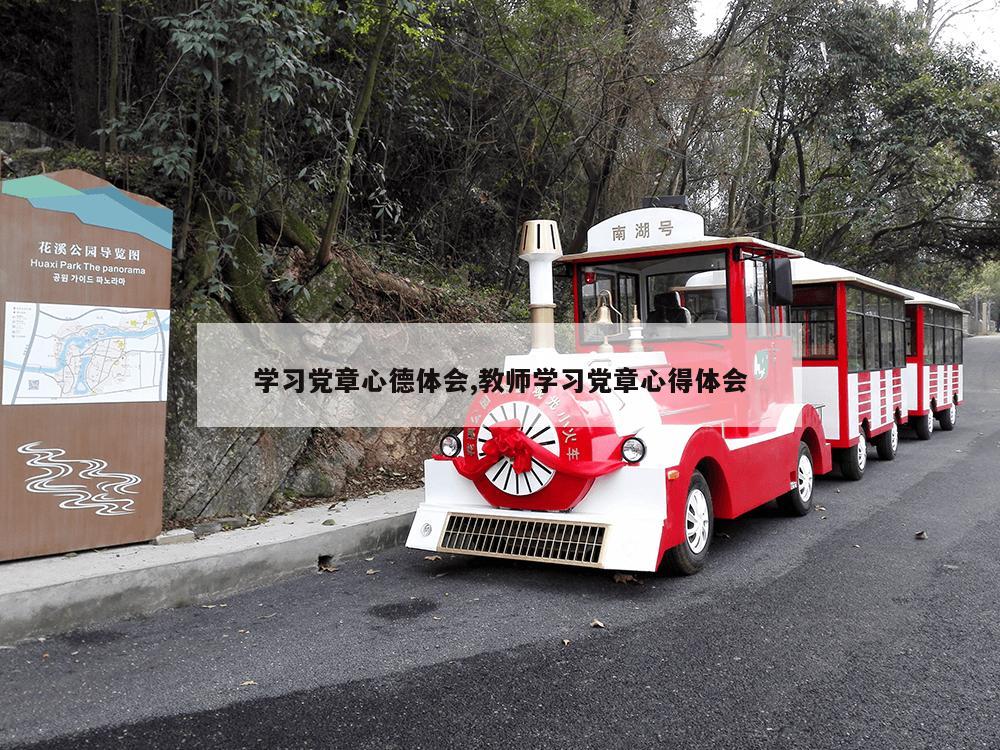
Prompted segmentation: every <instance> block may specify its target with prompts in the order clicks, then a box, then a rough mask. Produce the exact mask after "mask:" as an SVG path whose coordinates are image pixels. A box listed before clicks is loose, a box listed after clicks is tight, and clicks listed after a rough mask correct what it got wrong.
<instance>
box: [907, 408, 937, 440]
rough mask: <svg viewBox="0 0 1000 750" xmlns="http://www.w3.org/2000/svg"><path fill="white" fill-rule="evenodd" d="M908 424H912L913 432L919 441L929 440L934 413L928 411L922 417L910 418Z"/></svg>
mask: <svg viewBox="0 0 1000 750" xmlns="http://www.w3.org/2000/svg"><path fill="white" fill-rule="evenodd" d="M910 422H911V423H912V424H913V431H914V432H915V433H917V437H918V438H920V439H921V440H930V439H931V435H933V434H934V412H933V411H928V412H927V413H926V414H925V415H924V416H922V417H910Z"/></svg>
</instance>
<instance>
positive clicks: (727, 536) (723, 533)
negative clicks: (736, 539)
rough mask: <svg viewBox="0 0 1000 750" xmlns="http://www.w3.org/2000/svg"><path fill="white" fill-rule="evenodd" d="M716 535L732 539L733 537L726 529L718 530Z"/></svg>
mask: <svg viewBox="0 0 1000 750" xmlns="http://www.w3.org/2000/svg"><path fill="white" fill-rule="evenodd" d="M716 536H717V537H719V538H720V539H732V537H731V536H729V534H727V533H726V532H725V531H719V532H717V533H716Z"/></svg>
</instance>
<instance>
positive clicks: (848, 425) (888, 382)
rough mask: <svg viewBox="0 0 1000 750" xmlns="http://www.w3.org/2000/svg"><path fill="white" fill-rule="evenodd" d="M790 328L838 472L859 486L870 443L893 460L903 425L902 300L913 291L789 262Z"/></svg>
mask: <svg viewBox="0 0 1000 750" xmlns="http://www.w3.org/2000/svg"><path fill="white" fill-rule="evenodd" d="M792 281H793V285H794V288H795V294H794V298H793V301H792V306H791V311H790V314H791V321H792V322H793V323H798V324H799V325H800V326H801V327H800V331H801V366H800V367H799V368H797V372H796V375H797V377H798V381H799V384H800V387H801V393H802V397H803V399H804V400H805V401H807V402H809V403H812V404H814V405H819V406H821V414H822V418H823V429H824V432H825V433H826V437H827V440H828V441H829V442H830V446H831V447H832V448H833V449H834V451H835V452H836V457H837V460H838V463H839V464H840V468H841V472H842V473H843V475H844V476H845V477H847V478H849V479H854V480H857V479H861V477H862V476H863V475H864V473H865V468H866V467H867V464H868V448H869V445H871V444H874V445H875V447H876V448H877V451H878V456H879V458H881V459H883V460H890V461H891V460H892V459H893V458H894V457H895V455H896V451H897V449H898V447H899V426H900V425H901V424H903V423H905V422H906V419H907V414H908V408H907V406H906V403H905V394H904V381H905V376H904V373H905V369H906V356H905V355H906V352H905V339H906V320H907V318H906V301H907V299H908V297H909V296H910V294H911V293H910V292H907V291H906V290H903V289H900V288H899V287H895V286H892V285H890V284H886V283H884V282H881V281H878V280H877V279H873V278H870V277H868V276H863V275H862V274H858V273H854V272H853V271H848V270H847V269H844V268H839V267H837V266H834V265H830V264H827V263H819V262H817V261H814V260H811V259H809V258H796V259H795V260H793V261H792Z"/></svg>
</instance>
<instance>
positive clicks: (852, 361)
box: [847, 313, 865, 372]
mask: <svg viewBox="0 0 1000 750" xmlns="http://www.w3.org/2000/svg"><path fill="white" fill-rule="evenodd" d="M864 319H865V316H864V315H861V314H859V313H847V369H848V370H849V371H850V372H859V371H861V370H863V369H865V352H864V340H865V335H864Z"/></svg>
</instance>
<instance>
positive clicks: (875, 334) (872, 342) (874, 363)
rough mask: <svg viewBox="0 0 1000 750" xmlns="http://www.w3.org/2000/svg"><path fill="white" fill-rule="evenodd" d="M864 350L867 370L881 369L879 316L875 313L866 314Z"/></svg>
mask: <svg viewBox="0 0 1000 750" xmlns="http://www.w3.org/2000/svg"><path fill="white" fill-rule="evenodd" d="M864 321H865V323H864V337H865V338H864V351H865V367H864V369H866V370H878V369H881V364H880V358H879V352H880V347H879V327H878V318H876V317H875V316H873V315H867V314H866V315H865V316H864Z"/></svg>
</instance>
